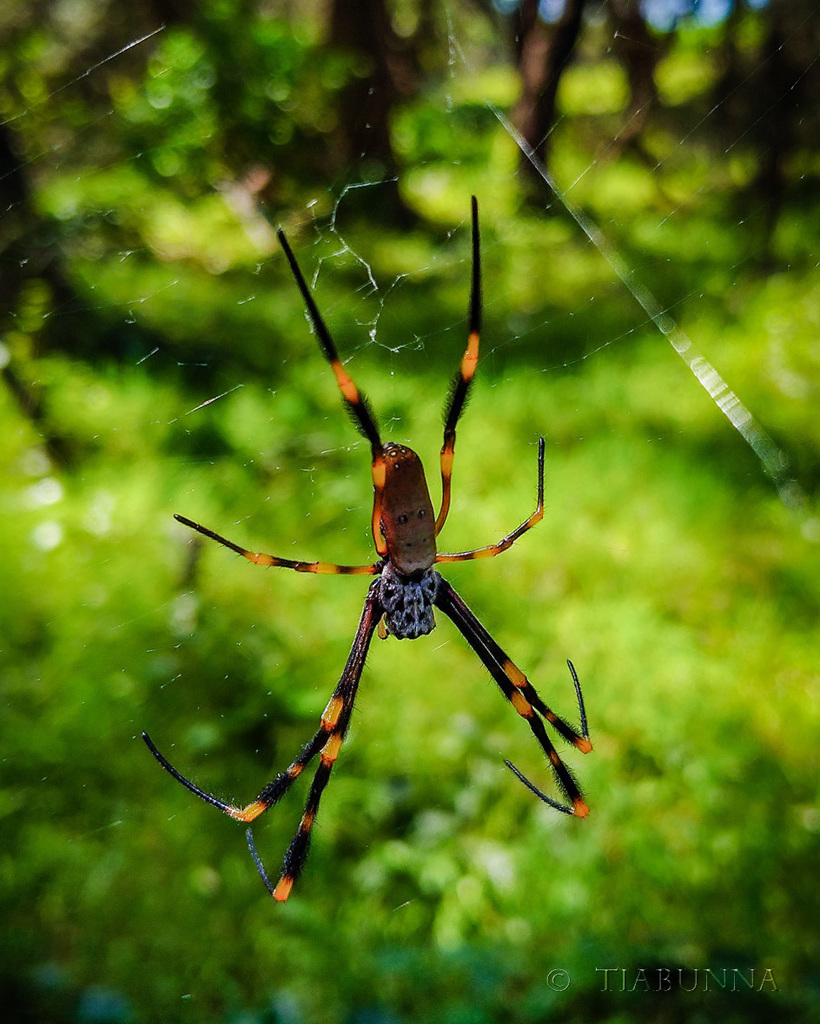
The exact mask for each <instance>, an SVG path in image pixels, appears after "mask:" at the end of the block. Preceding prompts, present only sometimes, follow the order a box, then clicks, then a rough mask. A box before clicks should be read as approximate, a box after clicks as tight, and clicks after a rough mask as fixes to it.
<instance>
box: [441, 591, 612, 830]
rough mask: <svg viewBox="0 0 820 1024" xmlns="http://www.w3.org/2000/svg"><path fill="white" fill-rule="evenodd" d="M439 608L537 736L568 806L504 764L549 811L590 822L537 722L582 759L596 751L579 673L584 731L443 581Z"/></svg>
mask: <svg viewBox="0 0 820 1024" xmlns="http://www.w3.org/2000/svg"><path fill="white" fill-rule="evenodd" d="M436 605H437V606H438V607H439V608H440V609H441V610H442V611H443V612H444V613H445V614H446V615H448V616H449V617H450V618H451V619H452V620H453V622H454V623H455V625H456V627H457V628H458V629H459V631H460V632H461V634H462V635H463V637H464V639H465V640H466V641H467V643H468V644H469V645H470V646H471V647H472V649H473V650H474V651H475V652H476V654H477V655H478V656H479V658H480V659H481V660H482V661H483V662H484V665H485V666H486V667H487V669H488V670H489V672H490V675H491V676H492V677H493V679H494V680H495V681H496V683H498V686H499V688H500V689H501V691H502V693H503V694H504V696H505V697H506V698H507V700H509V702H510V703H511V704H512V706H513V707H514V708H515V710H516V711H517V712H518V714H519V715H520V716H521V717H522V718H524V719H525V720H526V721H527V723H528V725H529V727H530V729H531V730H532V732H533V735H534V736H535V738H536V739H537V740H538V743H539V745H540V747H541V749H542V750H543V751H544V754H545V755H546V757H547V760H548V761H549V763H550V767H551V768H552V770H553V773H554V775H555V779H556V781H557V783H558V785H559V787H560V789H561V790H562V791H563V792H564V794H565V795H566V797H567V800H568V801H569V803H568V804H564V803H560V802H559V801H558V800H554V799H553V798H552V797H549V796H547V795H546V794H545V793H542V792H541V790H540V789H538V788H537V787H536V786H535V785H533V783H531V782H530V781H529V779H527V778H526V777H525V776H524V775H522V774H521V772H519V771H518V769H517V768H516V767H515V766H514V765H512V764H510V762H509V761H506V762H505V763H506V764H507V766H508V767H509V768H510V769H511V770H512V771H513V772H514V773H515V774H516V775H517V776H518V778H519V779H521V781H522V782H523V783H524V784H525V785H526V786H527V787H528V788H529V789H530V790H532V792H533V793H535V795H536V796H538V797H539V798H540V799H541V800H543V801H544V802H545V803H547V804H549V805H550V807H554V808H555V809H556V810H558V811H562V812H563V813H564V814H574V815H576V816H577V817H579V818H583V817H586V815H587V814H588V813H589V807H588V806H587V803H586V801H585V800H584V798H583V796H582V794H581V791H580V789H579V788H578V785H577V783H576V782H575V779H574V778H573V777H572V774H571V773H570V771H569V769H568V768H567V766H566V765H565V764H564V762H563V761H562V760H561V758H560V757H559V756H558V752H557V751H556V749H555V747H554V746H553V744H552V741H551V740H550V738H549V736H548V735H547V732H546V729H545V728H544V722H543V721H542V719H541V717H539V715H540V716H543V718H544V719H545V720H546V721H548V722H549V723H550V725H552V726H553V727H554V728H555V730H556V731H557V732H558V733H559V734H560V735H561V736H562V737H563V738H564V739H565V740H567V741H568V742H569V743H572V744H573V746H575V747H577V748H578V750H580V751H582V752H583V753H587V752H588V751H590V750H591V749H592V744H591V743H590V740H589V731H588V728H587V720H586V711H585V709H584V701H583V696H582V694H581V686H580V683H579V682H578V676H577V675H576V673H575V669H574V668H573V667H572V665H570V671H571V673H572V678H573V680H574V682H575V693H576V696H577V698H578V706H579V709H580V714H581V729H580V731H578V730H576V729H574V728H573V727H572V726H571V725H570V724H569V723H568V722H566V721H564V719H563V718H560V717H559V716H558V715H556V714H555V712H554V711H552V710H551V709H550V708H549V707H547V705H546V704H544V702H543V701H542V700H541V698H540V697H539V696H538V694H537V693H536V692H535V689H534V687H533V686H532V684H531V683H530V682H529V680H528V679H527V677H526V676H525V675H524V673H523V672H521V670H520V669H519V668H518V667H517V666H516V665H515V664H513V662H512V661H510V659H509V658H508V657H507V655H506V654H505V653H504V651H503V650H502V649H501V648H500V647H499V645H498V644H497V643H496V642H495V640H493V638H492V637H491V636H490V634H489V633H488V632H487V630H486V629H485V628H484V626H482V625H481V623H480V622H479V621H478V619H477V618H476V617H475V615H474V614H473V613H472V612H471V611H470V609H469V608H468V607H467V605H466V604H465V603H464V601H463V600H462V599H461V598H460V597H459V596H458V594H457V593H456V592H455V590H453V588H452V587H451V586H450V584H449V583H448V582H447V581H446V580H444V579H442V580H441V583H440V584H439V591H438V595H437V597H436Z"/></svg>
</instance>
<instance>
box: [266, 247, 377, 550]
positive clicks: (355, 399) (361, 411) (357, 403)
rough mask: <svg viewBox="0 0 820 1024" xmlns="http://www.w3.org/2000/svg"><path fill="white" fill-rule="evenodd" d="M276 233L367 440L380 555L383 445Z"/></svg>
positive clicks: (295, 265)
mask: <svg viewBox="0 0 820 1024" xmlns="http://www.w3.org/2000/svg"><path fill="white" fill-rule="evenodd" d="M276 237H277V238H278V239H279V244H280V245H281V246H282V249H283V250H284V253H285V256H286V257H287V261H288V264H289V265H290V269H291V273H292V274H293V276H294V278H295V280H296V284H297V285H298V287H299V291H300V292H301V293H302V298H303V300H304V303H305V306H306V307H307V311H308V316H309V317H310V322H311V323H312V324H313V330H314V331H315V333H316V337H317V339H318V341H319V347H320V348H321V349H322V352H323V353H324V356H325V359H327V361H328V362H329V363H330V367H331V369H332V370H333V373H334V375H335V377H336V383H337V384H338V385H339V390H340V391H341V393H342V398H343V399H344V402H345V405H346V406H347V408H348V411H349V412H350V414H351V416H352V417H353V422H354V423H355V424H356V429H357V430H358V431H359V433H360V434H362V436H363V437H366V438H367V440H368V441H369V442H370V451H371V465H370V469H371V472H372V474H373V520H372V525H373V539H374V540H375V542H376V550H377V551H378V553H379V554H380V555H386V554H387V545H386V544H385V542H384V538H383V536H382V532H381V518H382V503H383V498H384V479H385V473H386V468H385V461H384V447H383V445H382V441H381V437H380V436H379V428H378V426H377V425H376V419H375V417H374V415H373V410H372V409H371V408H370V402H369V401H368V400H367V398H366V397H365V396H364V395H363V394H362V393H361V391H359V389H358V388H357V387H356V385H355V383H354V382H353V379H352V378H351V377H350V376H349V374H348V373H347V371H346V370H345V368H344V367H343V366H342V361H341V359H340V358H339V352H338V350H337V348H336V343H335V342H334V341H333V338H332V336H331V334H330V331H329V330H328V328H327V324H326V323H325V321H324V320H323V318H322V314H321V313H320V312H319V307H318V306H317V305H316V301H315V299H314V298H313V295H312V293H311V291H310V289H309V288H308V286H307V281H305V278H304V275H303V273H302V271H301V270H300V268H299V264H298V263H297V262H296V257H295V256H294V255H293V250H292V249H291V247H290V243H289V242H288V240H287V238H286V237H285V233H284V231H282V229H281V228H280V229H279V231H277V233H276Z"/></svg>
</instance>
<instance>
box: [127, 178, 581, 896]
mask: <svg viewBox="0 0 820 1024" xmlns="http://www.w3.org/2000/svg"><path fill="white" fill-rule="evenodd" d="M278 237H279V241H280V243H281V245H282V248H283V250H284V252H285V256H286V258H287V260H288V263H289V264H290V269H291V271H292V272H293V276H294V278H295V279H296V283H297V285H298V287H299V290H300V292H301V293H302V298H303V299H304V302H305V305H306V307H307V310H308V315H309V317H310V321H311V323H312V325H313V329H314V332H315V334H316V337H317V340H318V342H319V345H320V347H321V349H322V351H323V353H324V355H325V358H326V359H327V361H328V362H329V363H330V366H331V368H332V370H333V373H334V374H335V376H336V382H337V384H338V385H339V389H340V390H341V392H342V397H343V399H344V401H345V404H346V405H347V407H348V409H349V410H350V412H351V413H352V415H353V418H354V421H355V423H356V425H357V428H358V430H359V431H360V433H361V434H362V435H363V436H364V437H365V438H367V440H368V441H369V442H370V450H371V472H372V476H373V517H372V529H373V538H374V540H375V544H376V551H377V552H378V555H379V561H377V562H375V563H372V564H368V565H336V564H335V563H331V562H301V561H294V560H293V559H288V558H280V557H278V556H276V555H268V554H263V553H257V552H252V551H248V550H246V549H245V548H242V547H240V546H239V545H238V544H234V543H233V541H230V540H227V539H226V538H225V537H222V536H220V535H219V534H218V533H214V532H213V530H209V529H208V528H207V527H205V526H200V525H199V524H198V523H195V522H193V521H192V520H190V519H186V518H185V517H184V516H180V515H178V516H176V519H177V520H179V522H181V523H183V524H184V525H185V526H188V527H190V528H191V529H192V530H196V531H197V532H198V533H201V534H203V535H204V536H205V537H209V538H210V539H211V540H215V541H217V542H218V543H220V544H222V545H224V546H225V547H227V548H230V549H231V550H232V551H235V552H236V553H237V554H240V555H242V556H243V557H244V558H247V559H248V560H249V561H251V562H253V563H254V564H255V565H269V566H271V565H273V566H279V567H281V568H286V569H293V570H295V571H296V572H308V573H325V574H334V573H336V574H339V573H341V574H347V575H369V576H375V577H376V579H375V580H374V581H373V583H372V584H371V586H370V588H369V590H368V592H367V597H366V598H365V603H364V609H363V611H362V615H361V619H360V620H359V626H358V629H357V630H356V635H355V637H354V639H353V645H352V647H351V649H350V654H349V655H348V659H347V663H346V664H345V667H344V670H343V672H342V675H341V678H340V679H339V682H338V684H337V686H336V689H335V690H334V691H333V694H332V695H331V698H330V701H329V702H328V705H327V707H326V708H325V711H324V714H323V715H322V718H321V722H320V724H319V729H318V730H317V732H316V733H315V735H314V736H313V738H312V739H311V740H310V741H309V742H308V743H307V744H305V746H304V747H303V749H302V751H301V753H300V754H299V755H298V757H297V758H296V759H295V760H294V761H293V762H292V764H291V765H290V766H289V767H288V768H286V769H285V770H284V771H282V772H280V773H279V774H278V775H277V776H276V778H274V779H272V780H271V781H270V782H269V783H268V784H267V785H266V786H265V787H264V789H263V790H262V792H261V793H260V794H259V796H257V798H256V799H255V800H253V801H252V802H251V803H249V804H247V805H245V806H243V807H237V806H234V805H233V804H228V803H225V802H224V801H222V800H220V799H218V798H217V797H215V796H212V795H211V794H210V793H207V792H205V791H204V790H202V789H200V788H199V787H198V786H196V785H194V783H193V782H191V781H190V780H189V779H187V778H186V777H185V776H184V775H182V774H181V773H180V772H179V771H178V770H177V769H176V768H175V767H174V766H173V765H172V764H171V763H170V762H169V761H168V760H167V758H165V757H164V756H163V755H162V754H161V753H160V752H159V750H157V748H156V746H154V743H153V742H152V740H151V739H150V737H149V736H148V735H147V734H146V733H143V734H142V735H143V739H144V740H145V743H146V744H147V746H148V748H149V750H150V751H151V753H152V754H153V755H154V757H155V758H156V759H157V761H159V763H160V764H161V765H162V767H163V768H164V769H165V770H166V771H167V772H169V773H170V774H171V775H172V776H173V777H174V778H175V779H176V780H177V781H178V782H180V783H181V784H182V785H183V786H185V787H186V788H187V789H189V790H190V791H191V792H192V793H194V794H196V796H198V797H200V798H201V799H202V800H204V801H206V802H207V803H209V804H212V805H213V806H215V807H218V808H219V809H220V810H221V811H224V812H225V814H227V815H229V816H230V817H231V818H234V819H236V820H238V821H242V822H245V823H247V824H250V822H252V821H255V820H256V818H258V817H259V815H261V814H263V813H264V812H265V811H267V810H268V809H269V808H270V807H272V806H273V805H274V804H276V803H277V802H278V801H279V800H280V799H281V798H282V797H283V796H284V795H285V793H286V792H287V791H288V790H289V789H290V787H291V785H292V784H293V782H294V781H295V780H296V779H297V778H298V777H299V775H301V773H302V771H303V770H304V769H305V768H306V767H307V765H308V764H309V763H310V762H311V761H312V760H313V759H314V758H315V757H316V756H317V755H318V757H319V764H318V767H317V768H316V773H315V775H314V777H313V783H312V785H311V787H310V792H309V794H308V798H307V803H306V805H305V810H304V813H303V815H302V819H301V821H300V823H299V828H298V830H297V832H296V835H295V836H294V837H293V840H292V841H291V843H290V846H289V847H288V850H287V853H286V854H285V858H284V861H283V864H282V869H281V872H280V875H279V879H278V881H277V882H276V884H274V883H273V882H271V880H270V879H269V878H268V874H267V871H266V870H265V867H264V865H263V863H262V859H261V857H260V856H259V853H258V852H257V849H256V845H255V843H254V839H253V835H252V833H251V829H250V828H248V830H247V833H246V836H247V841H248V846H249V848H250V851H251V855H252V856H253V860H254V863H255V864H256V867H257V869H258V871H259V874H260V875H261V877H262V881H263V882H264V883H265V886H266V887H267V889H268V891H269V892H270V894H271V895H272V896H273V897H274V898H275V899H277V900H280V901H282V900H286V899H287V898H288V896H289V894H290V891H291V889H292V888H293V885H294V882H295V881H296V879H297V878H298V877H299V874H300V873H301V871H302V868H303V867H304V864H305V859H306V857H307V854H308V848H309V845H310V836H311V831H312V829H313V824H314V822H315V820H316V814H317V812H318V809H319V801H320V799H321V796H322V793H323V791H324V788H325V786H326V785H327V783H328V780H329V779H330V773H331V771H332V769H333V765H334V763H335V761H336V758H337V757H338V754H339V750H340V749H341V746H342V742H343V740H344V736H345V732H346V731H347V727H348V725H349V723H350V717H351V715H352V712H353V703H354V700H355V698H356V692H357V690H358V686H359V680H360V678H361V673H362V669H363V668H364V662H365V658H366V656H367V651H368V648H369V646H370V641H371V640H372V638H373V633H374V632H375V631H376V630H377V629H378V631H379V635H380V636H382V637H385V636H387V635H388V634H389V633H390V634H392V635H393V636H395V637H396V638H397V639H399V640H402V639H406V640H414V639H416V638H417V637H419V636H423V635H424V634H425V633H429V632H430V631H431V630H432V629H433V628H434V627H435V620H434V618H433V609H434V607H435V608H439V609H440V610H441V611H442V612H444V614H445V615H447V616H448V617H449V618H450V619H452V621H453V622H454V623H455V625H456V628H457V629H458V630H459V631H460V632H461V634H462V635H463V636H464V638H465V640H466V641H467V643H468V644H469V645H470V647H471V648H472V649H473V650H474V651H475V653H476V654H477V655H478V657H479V658H480V659H481V661H482V662H483V663H484V665H485V667H486V668H487V670H488V671H489V673H490V675H491V676H492V677H493V679H494V680H495V681H496V683H497V684H498V686H499V688H500V689H501V691H502V693H503V694H504V696H505V697H506V698H507V699H508V700H509V702H510V703H511V704H512V706H513V707H514V708H515V710H516V711H517V712H518V714H519V715H520V716H521V717H522V718H523V719H524V720H525V721H526V722H527V723H528V725H529V727H530V729H531V730H532V732H533V735H534V736H535V738H536V740H537V741H538V743H539V745H540V747H541V749H542V750H543V752H544V754H545V755H546V758H547V760H548V762H549V764H550V767H551V768H552V771H553V774H554V776H555V780H556V782H557V784H558V788H559V790H560V791H561V792H562V793H563V795H564V797H565V798H566V801H567V802H566V803H563V802H561V801H559V800H556V799H554V798H553V797H550V796H547V795H546V794H545V793H543V792H542V791H541V790H540V789H538V788H537V787H536V786H535V785H534V784H533V783H532V782H530V780H529V779H528V778H526V776H524V775H523V774H522V773H521V772H520V771H519V770H518V769H517V768H516V767H515V765H513V764H511V763H510V762H509V761H505V764H506V765H507V767H508V768H509V769H510V770H511V771H512V772H513V773H514V774H515V775H516V776H517V777H518V778H519V779H520V780H521V782H523V783H524V785H525V786H526V787H527V788H528V789H530V790H531V791H532V792H533V793H534V794H535V795H536V796H537V797H538V798H539V799H541V800H543V801H544V802H545V803H547V804H549V805H550V806H551V807H554V808H555V809H556V810H558V811H561V812H563V813H564V814H572V815H575V816H576V817H579V818H582V817H585V816H586V815H587V814H588V812H589V808H588V807H587V804H586V802H585V801H584V798H583V796H582V795H581V791H580V789H579V788H578V785H577V784H576V782H575V780H574V778H573V777H572V775H571V774H570V772H569V770H568V769H567V767H566V766H565V765H564V763H563V761H562V760H561V758H560V757H559V756H558V752H557V751H556V749H555V747H554V745H553V743H552V741H551V740H550V738H549V736H548V735H547V732H546V728H545V723H546V722H548V723H549V724H550V725H551V726H552V727H553V728H554V729H555V731H556V732H557V733H558V734H559V735H560V736H561V737H562V738H563V739H564V740H566V741H567V742H568V743H571V744H572V745H573V746H574V747H576V748H577V749H578V750H580V751H581V752H582V753H587V752H588V751H590V750H591V749H592V744H591V743H590V740H589V730H588V728H587V720H586V713H585V710H584V700H583V696H582V694H581V686H580V683H579V682H578V676H577V675H576V672H575V669H574V667H573V665H572V663H571V662H567V664H568V666H569V670H570V673H571V675H572V680H573V683H574V686H575V694H576V698H577V701H578V709H579V713H580V720H581V725H580V729H575V728H574V727H573V726H571V725H570V724H569V723H568V722H566V721H565V720H564V719H563V718H561V717H559V716H558V715H556V714H555V712H554V711H552V710H551V709H550V708H549V707H548V706H547V705H546V704H545V703H544V702H543V701H542V700H541V698H540V697H539V696H538V694H537V693H536V691H535V689H534V688H533V686H532V684H531V683H530V682H529V680H528V679H527V677H526V676H525V675H524V673H523V672H522V671H521V670H520V669H519V668H518V667H517V666H516V665H515V664H514V663H513V662H512V661H511V660H510V659H509V658H508V657H507V655H506V654H505V653H504V651H503V650H502V649H501V648H500V647H499V645H498V644H497V643H496V641H495V640H494V639H493V638H492V636H490V634H489V633H488V632H487V630H486V629H485V628H484V626H482V625H481V623H480V622H479V621H478V619H477V618H476V617H475V615H474V614H473V613H472V612H471V611H470V609H469V608H468V607H467V605H466V604H465V603H464V601H463V600H462V599H461V598H460V597H459V595H458V594H457V593H456V592H455V590H454V589H453V588H452V586H451V585H450V584H449V583H448V582H447V580H445V579H444V578H443V577H442V576H441V575H439V573H438V572H436V571H435V569H434V568H433V566H434V565H436V564H439V563H443V562H462V561H469V560H471V559H476V558H492V557H494V556H495V555H499V554H501V552H502V551H506V550H507V548H509V547H511V546H512V545H513V544H514V543H515V541H517V540H518V538H519V537H521V536H522V535H523V534H524V533H526V532H527V530H529V529H531V528H532V527H533V526H535V525H536V523H538V522H540V520H541V518H542V517H543V514H544V439H543V438H541V439H540V441H539V444H538V501H537V504H536V507H535V511H534V512H533V513H532V515H531V516H530V517H529V518H528V519H526V520H525V521H524V522H523V523H522V524H521V525H520V526H519V527H517V529H515V530H513V531H512V533H510V534H508V535H507V536H506V537H504V538H503V539H502V540H500V541H498V542H497V543H495V544H488V545H486V546H485V547H481V548H476V549H474V550H471V551H461V552H456V553H454V554H443V553H441V552H439V551H438V550H437V547H436V538H437V536H438V534H439V533H440V532H441V529H442V527H443V526H444V523H445V520H446V519H447V514H448V512H449V509H450V491H451V487H450V484H451V477H452V470H453V452H454V449H455V440H456V424H457V422H458V419H459V417H460V416H461V413H462V410H463V408H464V402H465V399H466V397H467V392H468V391H469V388H470V385H471V384H472V381H473V376H474V374H475V368H476V363H477V361H478V346H479V334H480V328H481V265H480V244H479V229H478V204H477V202H476V200H475V197H473V200H472V287H471V293H470V310H469V336H468V341H467V348H466V350H465V352H464V355H463V356H462V359H461V365H460V367H459V370H458V372H457V373H456V376H455V378H454V380H453V384H452V388H451V391H450V396H449V398H448V401H447V405H446V407H445V414H444V421H445V425H444V444H443V446H442V449H441V491H442V497H441V507H440V509H439V513H438V516H437V517H436V518H435V520H434V518H433V517H434V512H433V505H432V502H431V500H430V493H429V491H428V489H427V483H426V481H425V478H424V469H423V467H422V464H421V460H420V459H419V457H418V456H417V455H416V453H415V452H413V451H411V449H410V448H406V447H405V446H404V445H400V444H392V443H387V444H383V443H382V440H381V438H380V436H379V431H378V427H377V426H376V421H375V419H374V417H373V415H372V413H371V412H370V407H369V404H368V402H367V401H366V399H365V398H364V396H363V395H362V394H361V393H360V392H359V390H358V388H357V387H356V385H355V384H354V382H353V380H352V379H351V378H350V376H349V375H348V374H347V372H346V371H345V369H344V367H343V366H342V363H341V360H340V359H339V354H338V352H337V350H336V345H335V344H334V342H333V339H332V338H331V336H330V332H329V331H328V329H327V326H326V325H325V322H324V320H323V319H322V316H321V314H320V313H319V310H318V308H317V306H316V303H315V301H314V299H313V296H312V294H311V292H310V290H309V288H308V286H307V283H306V282H305V279H304V277H303V275H302V272H301V270H300V269H299V266H298V264H297V262H296V258H295V256H294V255H293V251H292V250H291V248H290V245H289V244H288V241H287V239H286V238H285V235H284V233H283V232H282V231H279V233H278Z"/></svg>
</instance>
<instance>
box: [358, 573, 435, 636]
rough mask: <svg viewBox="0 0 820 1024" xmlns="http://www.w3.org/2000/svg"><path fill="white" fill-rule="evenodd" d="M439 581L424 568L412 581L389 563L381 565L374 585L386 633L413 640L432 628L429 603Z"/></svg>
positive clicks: (432, 617)
mask: <svg viewBox="0 0 820 1024" xmlns="http://www.w3.org/2000/svg"><path fill="white" fill-rule="evenodd" d="M440 581H441V577H440V576H439V574H438V573H437V572H436V571H435V570H434V569H427V570H426V571H425V572H423V573H422V574H421V576H419V577H417V578H415V579H413V578H411V577H409V576H404V575H403V574H402V573H400V572H399V571H398V569H396V567H395V566H394V565H392V564H391V563H390V562H388V563H387V564H386V565H385V567H384V570H383V571H382V574H381V576H379V578H378V579H377V580H376V582H375V583H374V586H376V587H378V588H379V600H380V601H381V605H382V608H384V621H385V625H386V626H387V631H388V632H389V633H392V635H393V636H394V637H395V638H396V639H397V640H415V639H416V638H417V637H420V636H424V635H425V633H432V631H433V630H434V629H435V628H436V620H435V617H434V615H433V602H434V601H435V599H436V595H437V594H438V587H439V582H440Z"/></svg>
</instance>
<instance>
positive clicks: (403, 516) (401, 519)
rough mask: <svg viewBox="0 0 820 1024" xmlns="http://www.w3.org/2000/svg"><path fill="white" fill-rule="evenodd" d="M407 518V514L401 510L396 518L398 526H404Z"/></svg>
mask: <svg viewBox="0 0 820 1024" xmlns="http://www.w3.org/2000/svg"><path fill="white" fill-rule="evenodd" d="M409 518H410V517H409V516H408V515H407V513H406V512H402V514H401V515H400V516H399V518H398V523H399V526H404V525H405V523H406V522H407V520H408V519H409Z"/></svg>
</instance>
